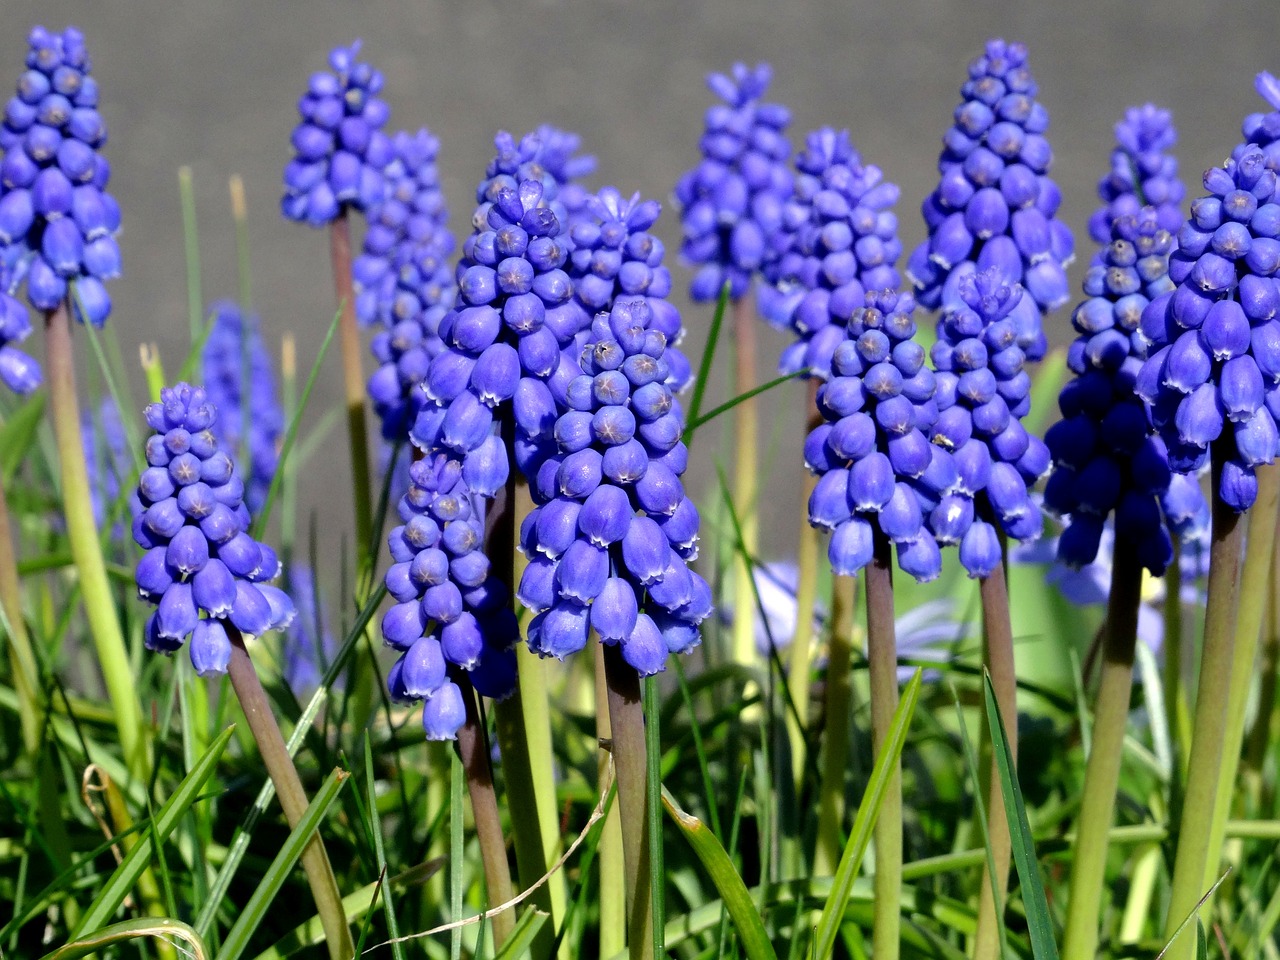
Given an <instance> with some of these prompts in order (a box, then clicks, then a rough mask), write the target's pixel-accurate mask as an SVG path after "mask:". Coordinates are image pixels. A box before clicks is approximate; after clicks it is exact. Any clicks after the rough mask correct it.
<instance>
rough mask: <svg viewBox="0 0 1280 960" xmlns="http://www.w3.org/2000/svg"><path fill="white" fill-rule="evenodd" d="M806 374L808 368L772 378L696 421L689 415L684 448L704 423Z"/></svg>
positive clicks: (712, 409) (714, 408)
mask: <svg viewBox="0 0 1280 960" xmlns="http://www.w3.org/2000/svg"><path fill="white" fill-rule="evenodd" d="M808 372H809V368H808V367H805V368H804V369H803V370H797V371H796V372H795V373H786V374H783V375H782V376H780V377H774V378H773V379H772V380H770V381H769V382H768V383H762V384H760V386H758V387H752V388H751V389H750V390H748V391H746V392H745V393H740V394H738V395H737V396H736V397H734V398H733V399H731V400H726V401H725V402H724V403H722V404H720V405H719V406H718V407H712V408H711V410H709V411H708V412H707V413H705V414H703V415H702V416H700V417H698V418H697V419H696V420H695V419H694V418H693V416H692V415H691V416H690V417H689V424H688V426H686V427H685V444H686V446H687V445H688V438H689V436H690V435H691V434H692V433H693V431H694V430H696V429H697V428H698V427H700V426H702V425H703V424H704V423H710V422H711V421H712V420H714V419H715V418H716V417H718V416H720V414H722V413H728V412H729V411H730V410H732V409H733V408H734V407H736V406H737V405H738V404H740V403H744V402H745V401H747V400H750V399H751V398H752V397H758V396H759V395H760V394H762V393H765V392H767V391H769V390H772V389H773V388H774V387H780V386H782V384H784V383H787V382H788V381H790V380H798V379H800V378H801V377H803V376H805V375H806V374H807V373H808Z"/></svg>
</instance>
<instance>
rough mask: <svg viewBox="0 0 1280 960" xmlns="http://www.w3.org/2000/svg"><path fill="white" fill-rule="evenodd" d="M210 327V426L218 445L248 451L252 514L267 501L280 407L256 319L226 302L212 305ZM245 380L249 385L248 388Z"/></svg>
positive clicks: (280, 429)
mask: <svg viewBox="0 0 1280 960" xmlns="http://www.w3.org/2000/svg"><path fill="white" fill-rule="evenodd" d="M212 311H213V329H212V330H210V331H209V338H208V339H207V340H206V341H205V345H204V354H203V358H202V359H203V366H204V388H205V392H206V394H207V395H208V398H209V402H210V403H212V404H213V405H214V407H216V408H217V410H218V411H219V416H218V421H217V423H216V424H214V425H213V427H211V429H212V430H213V433H214V436H216V437H217V438H218V443H219V444H220V445H221V446H222V447H223V448H224V449H226V450H230V451H233V452H237V453H239V452H240V451H241V448H242V445H243V450H244V452H246V453H248V457H249V469H248V476H247V477H244V478H243V479H244V482H245V493H244V502H245V505H246V506H247V507H248V508H249V512H250V513H256V512H257V511H259V510H261V509H262V507H263V506H264V505H265V504H266V501H267V493H268V491H269V490H270V489H271V480H272V478H274V477H275V475H276V464H277V462H278V461H279V459H280V443H281V441H282V440H283V438H284V427H285V424H284V410H283V409H281V407H280V399H279V397H278V396H277V395H276V384H275V374H274V371H273V369H272V366H271V357H270V355H269V354H268V353H267V347H266V344H264V343H263V342H262V334H261V332H260V331H259V323H258V318H257V317H256V316H254V315H249V316H247V317H246V316H245V314H244V313H243V312H242V311H241V310H240V308H239V307H238V306H237V305H236V304H234V303H232V302H231V301H229V300H224V301H222V302H220V303H216V304H214V306H213V307H212ZM246 378H247V388H246Z"/></svg>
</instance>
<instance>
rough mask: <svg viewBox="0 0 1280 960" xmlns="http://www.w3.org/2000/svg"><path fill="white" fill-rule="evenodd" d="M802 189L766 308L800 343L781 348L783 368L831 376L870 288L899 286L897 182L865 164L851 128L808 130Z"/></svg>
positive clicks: (798, 184)
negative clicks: (849, 327)
mask: <svg viewBox="0 0 1280 960" xmlns="http://www.w3.org/2000/svg"><path fill="white" fill-rule="evenodd" d="M796 171H797V175H796V181H795V193H794V195H793V196H792V197H791V199H790V200H788V201H787V204H786V206H785V208H784V210H783V220H782V229H781V230H780V231H779V233H778V235H777V243H778V245H779V248H780V254H779V256H778V258H777V260H776V261H775V262H774V263H772V264H771V265H770V266H769V267H768V269H767V270H766V275H767V277H768V278H769V280H770V283H769V285H767V286H763V287H761V288H760V303H761V312H762V314H763V316H764V318H765V319H766V320H768V321H769V322H771V323H773V324H775V325H777V326H789V327H790V328H791V329H792V331H793V332H794V333H795V334H796V337H797V340H796V342H795V343H793V344H791V345H790V346H788V347H787V348H786V349H785V350H784V351H783V353H782V358H781V360H780V361H779V363H778V369H779V372H781V373H784V374H789V373H795V372H797V371H799V370H801V369H804V368H808V370H809V374H808V375H809V376H812V377H818V378H819V379H823V380H825V379H827V377H828V376H830V373H831V355H832V354H833V353H834V352H835V349H836V347H837V346H839V344H840V342H841V341H842V340H844V338H845V325H846V324H847V323H848V322H849V318H850V317H851V316H852V315H853V312H854V311H855V310H856V309H858V308H859V307H861V306H863V305H864V303H865V301H866V291H868V290H896V289H898V287H899V286H900V285H901V282H902V279H901V277H900V276H899V275H898V271H897V269H896V268H895V267H894V264H895V263H897V260H898V257H899V256H900V255H901V253H902V241H900V240H899V239H898V218H897V217H896V216H895V214H894V213H893V210H892V207H893V205H894V204H895V203H897V201H898V187H897V185H896V184H893V183H890V182H888V181H886V180H884V179H883V175H882V174H881V172H880V168H879V167H876V166H873V165H870V164H863V162H862V159H861V158H860V157H859V156H858V152H857V151H856V150H855V149H854V147H853V143H852V141H851V140H850V139H849V132H848V131H847V130H839V131H837V130H833V129H832V128H830V127H824V128H823V129H821V130H815V131H814V132H813V133H811V134H809V136H808V139H807V140H806V141H805V149H804V150H803V151H801V152H800V153H799V154H797V156H796Z"/></svg>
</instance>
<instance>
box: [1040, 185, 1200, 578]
mask: <svg viewBox="0 0 1280 960" xmlns="http://www.w3.org/2000/svg"><path fill="white" fill-rule="evenodd" d="M1111 236H1112V241H1111V243H1110V245H1108V246H1107V247H1106V248H1105V249H1104V250H1103V251H1102V257H1101V260H1100V261H1099V262H1096V263H1094V265H1093V266H1092V267H1090V268H1089V272H1088V273H1087V274H1086V276H1085V280H1084V292H1085V295H1086V297H1087V299H1086V300H1084V302H1082V303H1081V304H1080V305H1079V306H1078V307H1077V308H1076V311H1075V314H1074V315H1073V316H1072V320H1071V322H1072V325H1073V326H1074V327H1075V329H1076V333H1077V334H1078V336H1077V337H1076V340H1075V342H1074V343H1072V345H1071V349H1070V351H1069V352H1068V354H1067V366H1068V367H1069V368H1070V369H1071V371H1072V373H1074V374H1075V376H1074V378H1072V380H1071V381H1069V382H1068V383H1067V384H1066V386H1065V387H1063V390H1062V393H1061V396H1060V397H1059V398H1058V405H1059V407H1060V409H1061V411H1062V419H1061V420H1059V421H1058V422H1057V423H1055V424H1054V425H1053V426H1052V427H1050V428H1049V431H1048V433H1047V434H1046V435H1045V442H1046V444H1047V446H1048V448H1049V452H1050V454H1052V456H1053V474H1052V476H1051V477H1050V478H1049V482H1048V483H1047V484H1046V486H1045V493H1044V500H1045V506H1046V507H1048V508H1049V509H1050V510H1052V511H1053V512H1055V513H1057V514H1059V515H1061V516H1063V517H1065V518H1066V529H1065V530H1063V533H1062V536H1061V538H1060V539H1059V541H1058V559H1059V560H1061V561H1062V562H1063V563H1066V564H1068V565H1070V566H1074V567H1083V566H1085V565H1087V564H1090V563H1092V562H1093V561H1094V559H1095V558H1096V557H1097V555H1098V545H1099V543H1100V542H1101V538H1102V533H1103V529H1104V527H1105V526H1106V523H1107V520H1108V518H1109V517H1110V516H1111V514H1112V512H1113V511H1114V513H1115V530H1116V535H1117V536H1120V537H1124V538H1126V539H1128V540H1130V541H1131V542H1133V543H1135V544H1136V545H1137V550H1138V559H1139V560H1140V562H1141V563H1142V565H1143V566H1144V567H1146V568H1147V569H1148V570H1150V571H1151V573H1152V574H1154V575H1155V576H1160V575H1161V574H1163V573H1164V570H1165V567H1166V566H1167V565H1168V564H1169V561H1170V560H1171V559H1172V557H1173V544H1172V540H1171V538H1170V535H1169V531H1168V530H1167V529H1166V525H1165V522H1164V519H1163V517H1162V516H1161V510H1160V500H1161V498H1162V497H1164V496H1166V495H1167V494H1168V492H1169V484H1170V480H1171V476H1172V475H1171V472H1170V469H1169V457H1168V451H1167V450H1166V448H1165V444H1164V441H1163V440H1161V439H1160V437H1159V436H1157V435H1156V434H1155V433H1154V432H1153V431H1152V429H1151V426H1150V423H1149V420H1148V417H1147V410H1146V406H1145V404H1144V403H1143V401H1142V398H1141V397H1139V396H1138V395H1137V394H1136V393H1135V392H1134V383H1135V381H1136V379H1137V376H1138V371H1139V370H1141V369H1142V361H1143V360H1144V359H1145V358H1146V355H1147V343H1146V341H1145V339H1144V338H1143V336H1142V334H1141V332H1140V330H1139V324H1140V321H1141V319H1142V313H1143V311H1144V310H1145V309H1146V308H1147V306H1148V304H1150V302H1151V301H1152V300H1154V299H1155V298H1157V297H1159V296H1161V295H1162V294H1165V293H1167V292H1169V291H1170V290H1172V289H1173V282H1172V281H1171V280H1170V279H1169V276H1168V263H1169V253H1170V251H1171V250H1172V249H1173V237H1172V236H1171V235H1170V233H1169V231H1168V230H1167V229H1166V228H1165V227H1164V226H1163V225H1162V223H1161V220H1160V213H1159V212H1158V211H1157V210H1156V209H1155V208H1154V207H1150V206H1148V207H1145V208H1144V209H1143V210H1142V211H1141V213H1139V214H1138V215H1136V216H1135V215H1132V214H1126V215H1124V216H1121V217H1120V218H1119V219H1118V220H1116V222H1115V223H1114V224H1113V226H1112V232H1111ZM1195 490H1196V492H1197V493H1198V487H1197V488H1195ZM1190 492H1191V491H1190V490H1189V489H1186V488H1181V489H1179V490H1178V491H1176V492H1175V494H1174V496H1175V498H1176V497H1178V496H1183V497H1184V498H1185V496H1186V495H1188V494H1190ZM1188 505H1189V504H1188ZM1195 512H1198V508H1197V509H1196V511H1195Z"/></svg>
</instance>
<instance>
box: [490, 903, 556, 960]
mask: <svg viewBox="0 0 1280 960" xmlns="http://www.w3.org/2000/svg"><path fill="white" fill-rule="evenodd" d="M550 919H551V914H549V913H543V912H542V911H541V910H526V911H525V912H524V915H523V916H522V917H521V918H520V919H519V921H517V922H516V928H515V929H514V930H512V931H511V936H509V937H507V939H506V942H505V943H503V945H502V949H501V950H499V951H498V952H497V953H495V954H494V955H493V960H516V958H517V957H529V956H532V954H531V953H530V952H529V951H530V949H531V948H532V947H533V942H534V941H535V940H537V939H538V934H539V933H541V932H542V928H543V927H544V926H546V923H547V921H548V920H550Z"/></svg>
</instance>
